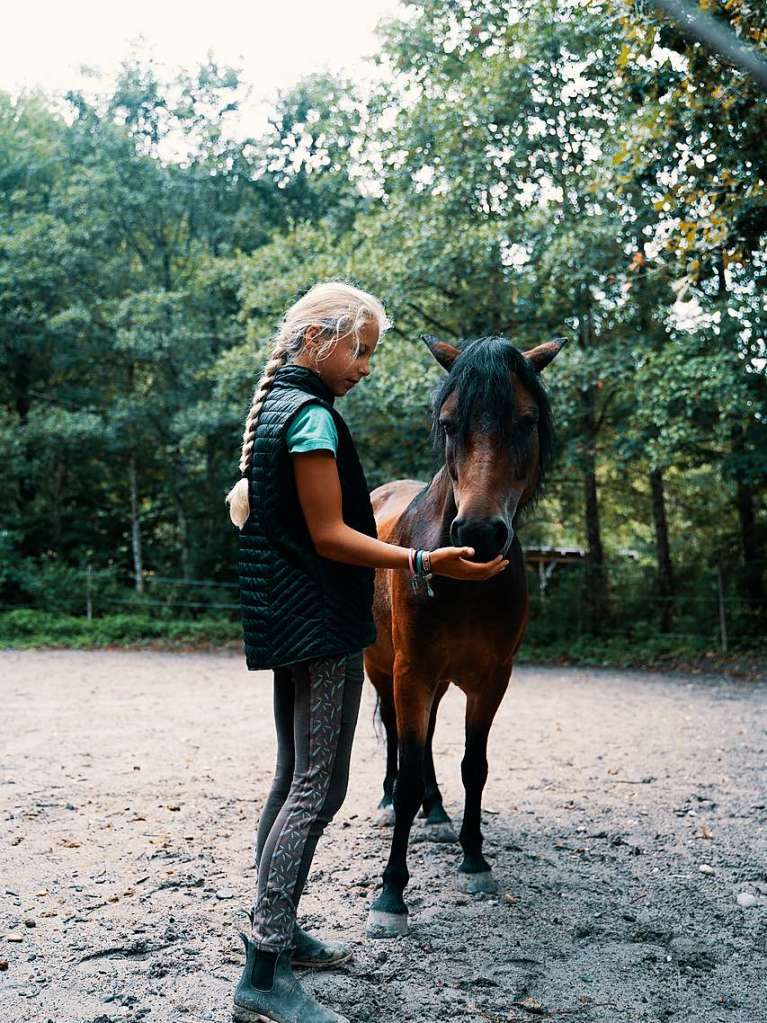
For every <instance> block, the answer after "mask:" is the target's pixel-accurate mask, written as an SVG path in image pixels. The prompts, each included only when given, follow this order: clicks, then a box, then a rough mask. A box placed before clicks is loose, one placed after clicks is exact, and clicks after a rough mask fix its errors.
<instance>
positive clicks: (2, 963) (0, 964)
mask: <svg viewBox="0 0 767 1023" xmlns="http://www.w3.org/2000/svg"><path fill="white" fill-rule="evenodd" d="M7 969H8V960H7V959H0V973H2V972H3V971H4V970H7Z"/></svg>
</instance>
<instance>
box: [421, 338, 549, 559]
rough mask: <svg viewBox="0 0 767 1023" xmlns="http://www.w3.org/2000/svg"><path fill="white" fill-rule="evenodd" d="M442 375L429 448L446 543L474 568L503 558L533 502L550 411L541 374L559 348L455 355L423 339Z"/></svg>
mask: <svg viewBox="0 0 767 1023" xmlns="http://www.w3.org/2000/svg"><path fill="white" fill-rule="evenodd" d="M423 340H424V341H425V342H426V344H427V346H428V348H429V350H430V351H431V353H432V355H433V356H434V358H435V359H436V360H437V362H438V363H439V364H440V365H441V366H442V367H443V368H444V369H445V370H446V371H447V376H446V377H445V379H444V380H443V381H442V383H441V385H440V386H439V387H438V389H437V391H436V393H435V395H434V403H433V413H432V442H433V445H434V453H435V456H436V458H437V459H438V460H439V461H440V462H441V464H443V465H444V466H445V469H446V471H447V473H448V475H449V479H450V485H451V486H452V491H453V499H454V503H455V508H456V515H455V517H454V518H453V521H452V523H451V526H450V542H451V543H452V544H454V545H455V546H457V547H462V546H471V547H473V548H474V550H475V554H474V560H476V561H489V560H491V559H492V558H494V557H495V556H496V554H504V555H505V554H506V552H507V551H508V549H509V547H510V546H511V542H512V540H513V539H514V528H515V527H514V523H515V519H516V516H517V514H518V512H519V511H521V510H522V509H523V508H524V507H525V506H526V505H529V504H530V503H531V502H532V501H533V500H534V499H535V497H536V495H537V494H538V492H539V490H540V487H541V484H542V482H543V479H544V476H545V473H546V470H547V468H548V466H549V464H550V461H551V456H552V449H553V426H552V420H551V408H550V405H549V400H548V397H547V395H546V391H545V389H544V387H543V385H542V383H541V379H540V374H541V372H542V370H543V369H544V368H545V367H546V366H548V364H549V363H550V362H551V361H552V359H554V358H555V356H556V355H557V354H558V353H559V351H560V350H561V348H562V347H563V345H564V343H565V342H564V340H556V341H548V342H546V343H544V344H541V345H538V347H536V348H533V349H531V350H529V351H526V352H521V351H519V350H518V349H517V348H515V347H514V345H512V344H511V342H510V341H509V340H508V339H507V338H503V337H488V338H480V339H479V340H477V341H472V342H471V343H469V344H467V345H465V346H462V347H460V348H457V347H455V346H454V345H451V344H449V343H448V342H446V341H440V340H439V339H437V338H435V337H432V336H431V335H425V336H424V337H423Z"/></svg>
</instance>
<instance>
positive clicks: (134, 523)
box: [128, 454, 144, 593]
mask: <svg viewBox="0 0 767 1023" xmlns="http://www.w3.org/2000/svg"><path fill="white" fill-rule="evenodd" d="M128 472H129V477H130V521H131V547H132V548H133V574H134V579H135V586H136V593H143V592H144V562H143V558H142V555H141V517H140V514H139V501H138V480H137V476H136V456H135V455H134V454H131V456H130V463H129V466H128Z"/></svg>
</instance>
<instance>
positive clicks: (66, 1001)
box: [0, 651, 767, 1023]
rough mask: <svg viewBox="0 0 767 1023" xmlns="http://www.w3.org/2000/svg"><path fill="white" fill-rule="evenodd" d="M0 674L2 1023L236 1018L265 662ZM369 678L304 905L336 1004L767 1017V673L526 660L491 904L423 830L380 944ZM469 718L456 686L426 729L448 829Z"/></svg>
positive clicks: (489, 837)
mask: <svg viewBox="0 0 767 1023" xmlns="http://www.w3.org/2000/svg"><path fill="white" fill-rule="evenodd" d="M0 677H1V678H2V682H1V684H0V699H1V700H2V704H1V708H2V709H1V711H0V809H2V820H3V827H2V832H1V834H0V850H1V854H0V855H1V857H2V858H1V860H0V960H3V961H5V962H6V963H7V966H6V967H5V968H4V969H2V972H0V1020H2V1021H3V1023H6V1021H9V1023H10V1021H13V1023H17V1021H19V1023H21V1021H26V1020H30V1021H31V1020H34V1021H35V1023H37V1021H40V1023H45V1021H48V1020H50V1021H52V1023H74V1021H76V1023H117V1021H123V1020H131V1021H132V1020H142V1019H145V1020H147V1021H148V1023H165V1021H170V1020H173V1021H179V1020H189V1021H196V1020H205V1021H225V1020H228V1019H229V1016H230V1007H231V992H232V986H233V983H234V982H235V981H236V979H237V978H238V977H239V974H240V970H241V964H242V961H243V959H242V954H241V943H240V941H239V938H238V937H237V931H238V929H239V927H240V926H241V922H242V918H241V917H239V916H238V910H239V909H240V908H241V907H245V906H247V905H248V904H249V902H250V897H251V893H252V890H253V883H254V870H253V867H252V865H251V847H252V839H253V833H254V827H255V823H256V819H257V815H258V811H259V809H260V807H261V804H262V800H263V799H264V797H265V794H266V791H267V788H268V783H269V780H270V777H271V767H272V762H273V756H274V741H273V731H272V722H271V716H270V715H271V691H270V679H269V677H268V676H266V675H261V674H258V675H255V674H249V673H248V672H247V671H245V669H244V665H243V662H242V659H241V657H239V656H236V655H230V654H163V653H143V652H92V653H81V652H71V651H61V652H58V651H44V652H42V651H41V652H34V651H31V652H14V651H6V652H3V653H0ZM366 689H367V692H366V696H365V702H364V704H363V711H362V716H361V719H360V725H359V728H358V738H357V743H356V750H355V754H354V759H353V765H352V778H351V784H350V790H349V795H348V798H347V802H346V805H345V806H344V808H343V809H342V811H341V813H340V815H339V817H338V818H337V819H336V821H335V822H334V823H333V825H331V827H330V828H329V829H328V832H327V833H326V836H325V838H324V839H323V840H322V842H321V843H320V846H319V848H318V851H317V856H316V858H315V863H314V869H313V872H312V875H311V876H310V879H309V885H308V887H307V892H306V895H305V898H304V901H303V902H302V915H303V918H304V921H305V922H306V923H308V925H309V926H310V927H312V928H314V929H317V930H318V931H320V932H322V933H324V934H325V935H327V936H330V937H334V938H340V939H344V940H348V941H351V942H352V943H353V945H354V949H355V957H354V960H353V961H352V962H351V963H350V964H348V966H346V967H343V968H342V969H340V970H338V971H335V972H332V973H327V972H326V973H319V972H317V973H314V974H312V975H310V976H309V977H308V978H307V980H306V983H307V985H308V986H309V987H311V988H312V990H314V991H315V992H316V993H317V995H318V997H320V998H321V999H322V1000H323V1001H324V1002H325V1003H326V1004H328V1005H330V1006H332V1007H333V1008H335V1009H336V1010H337V1011H339V1012H342V1013H343V1014H345V1015H346V1016H348V1017H349V1018H350V1020H352V1021H353V1023H361V1021H371V1023H372V1021H379V1020H380V1021H397V1023H399V1021H401V1020H414V1021H424V1023H432V1021H438V1020H446V1021H447V1020H450V1021H453V1020H466V1021H474V1023H488V1021H490V1023H501V1021H514V1020H517V1021H521V1020H525V1021H529V1023H535V1020H536V1019H545V1018H552V1019H555V1020H562V1021H568V1020H570V1019H573V1020H579V1021H587V1023H592V1021H609V1023H612V1021H616V1023H618V1021H621V1023H624V1021H625V1023H640V1021H641V1023H644V1021H655V1020H661V1021H665V1020H669V1019H673V1020H684V1021H686V1023H687V1021H689V1023H713V1021H719V1020H722V1021H728V1023H729V1021H733V1023H734V1021H738V1023H740V1021H742V1023H762V1021H764V1020H767V865H766V859H767V858H766V857H765V851H766V849H767V842H766V841H765V818H766V817H767V809H766V805H767V790H766V782H765V773H764V767H765V752H766V750H767V731H766V729H767V712H766V710H767V700H765V696H766V695H767V686H765V685H764V684H761V685H760V684H758V683H753V682H748V683H746V682H737V681H732V680H725V679H724V678H717V677H714V676H708V677H701V676H696V677H694V678H692V677H687V676H682V675H675V676H670V675H650V674H641V673H617V672H614V671H586V670H574V669H536V668H523V669H519V670H518V671H515V674H514V679H513V682H512V687H511V689H510V691H509V694H508V696H507V698H506V702H505V703H504V705H503V707H502V708H501V711H500V713H499V716H498V718H497V720H496V724H495V728H494V730H493V733H492V736H491V746H490V764H491V768H490V779H489V781H488V785H487V789H486V795H485V807H486V812H485V847H486V852H487V854H488V858H489V859H490V860H491V862H493V863H494V870H495V873H496V876H497V878H498V880H499V882H500V886H501V892H500V894H499V895H498V896H497V897H496V896H493V897H488V896H484V895H480V896H473V897H472V896H467V895H463V894H461V893H460V892H459V888H458V884H457V877H456V867H457V864H458V862H459V855H458V850H457V848H456V847H454V846H444V845H434V844H431V843H426V842H423V841H421V842H415V843H413V844H412V845H411V855H410V868H411V874H412V881H411V883H410V886H409V889H408V894H409V905H410V911H411V923H412V933H411V935H410V936H409V937H406V938H400V939H396V940H394V941H379V942H375V941H370V940H367V939H366V938H365V937H364V934H365V922H366V911H367V905H368V903H369V902H370V900H371V896H372V893H373V892H374V891H375V889H376V886H377V885H378V880H379V876H380V872H381V870H382V868H383V864H384V862H385V858H386V853H387V851H388V836H389V832H387V831H385V830H382V829H380V828H377V827H375V826H374V823H373V820H374V816H375V811H374V807H375V804H376V803H377V801H378V798H379V795H380V782H381V778H382V767H383V750H382V747H381V746H380V745H379V744H378V741H377V739H376V737H375V735H374V731H373V727H372V709H373V699H372V691H371V690H370V687H368V686H366ZM462 709H463V698H462V696H461V694H460V693H459V692H458V691H456V690H453V691H452V692H451V693H449V694H448V696H447V698H446V699H445V701H444V703H443V707H442V711H441V717H440V721H439V724H438V727H437V736H436V740H435V752H436V759H437V769H438V773H439V776H440V779H441V783H442V787H443V791H444V794H445V798H446V807H447V809H448V812H449V813H450V814H451V815H452V816H453V818H454V819H456V820H460V816H461V805H462V788H461V784H460V772H459V762H460V758H461V748H462ZM417 831H418V828H416V834H415V838H417V837H418V834H417ZM703 865H708V868H709V869H708V872H702V871H701V867H702V866H703ZM744 893H745V894H748V895H751V896H752V897H754V898H753V900H746V901H753V902H754V904H753V905H751V906H741V905H739V903H738V901H737V897H738V895H743V894H744ZM2 966H3V963H1V962H0V967H2Z"/></svg>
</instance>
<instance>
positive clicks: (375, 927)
mask: <svg viewBox="0 0 767 1023" xmlns="http://www.w3.org/2000/svg"><path fill="white" fill-rule="evenodd" d="M365 933H366V934H367V936H368V937H369V938H399V937H404V936H405V935H406V934H409V933H410V930H409V928H408V925H407V913H387V912H386V911H385V910H383V909H371V910H370V912H369V913H368V925H367V930H366V932H365Z"/></svg>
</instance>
